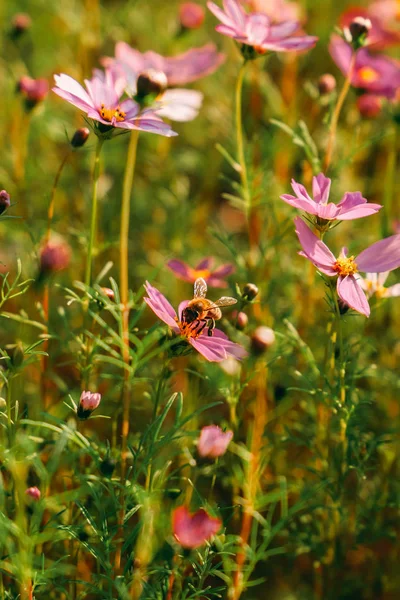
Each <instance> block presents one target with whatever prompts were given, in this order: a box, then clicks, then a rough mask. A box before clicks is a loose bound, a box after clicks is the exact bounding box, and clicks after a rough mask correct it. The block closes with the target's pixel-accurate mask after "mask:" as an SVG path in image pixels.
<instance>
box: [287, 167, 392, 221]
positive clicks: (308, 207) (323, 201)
mask: <svg viewBox="0 0 400 600" xmlns="http://www.w3.org/2000/svg"><path fill="white" fill-rule="evenodd" d="M331 183H332V181H331V179H329V177H325V175H324V174H323V173H320V174H319V175H317V176H316V177H313V180H312V196H313V197H311V196H309V194H308V192H307V190H306V188H305V187H304V186H303V185H301V184H300V183H297V182H296V181H295V180H294V179H292V188H293V191H294V193H295V195H294V196H291V195H290V194H283V195H282V196H281V199H282V200H284V201H285V202H287V204H290V205H291V206H294V207H295V208H298V209H300V210H304V211H305V212H306V213H308V214H310V215H315V216H316V217H318V219H322V220H324V221H336V220H337V221H350V220H351V219H361V218H362V217H368V216H369V215H373V214H375V213H377V212H378V211H379V210H380V209H381V208H382V206H381V205H380V204H372V203H369V202H367V200H366V198H363V196H362V195H361V192H346V193H345V195H344V196H343V198H342V199H341V201H340V202H339V203H338V204H335V203H334V202H329V194H330V189H331Z"/></svg>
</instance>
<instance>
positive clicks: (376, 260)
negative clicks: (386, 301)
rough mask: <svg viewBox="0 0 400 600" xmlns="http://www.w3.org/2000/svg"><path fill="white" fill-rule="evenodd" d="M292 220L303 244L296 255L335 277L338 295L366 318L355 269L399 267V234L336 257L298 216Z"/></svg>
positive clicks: (366, 307)
mask: <svg viewBox="0 0 400 600" xmlns="http://www.w3.org/2000/svg"><path fill="white" fill-rule="evenodd" d="M294 222H295V224H296V233H297V236H298V238H299V241H300V244H301V245H302V247H303V251H302V252H300V254H301V255H302V256H305V257H306V258H308V260H310V261H311V262H312V263H313V264H314V265H315V266H316V267H317V269H318V270H319V271H321V273H324V274H325V275H328V276H329V277H338V279H337V293H338V296H339V298H340V299H341V300H342V301H343V302H344V303H345V304H347V305H348V306H350V308H353V309H354V310H356V311H357V312H359V313H361V314H362V315H365V316H366V317H369V315H370V307H369V304H368V300H367V297H366V295H365V293H364V290H363V287H362V285H361V283H360V279H361V278H360V275H359V274H358V272H359V271H364V272H368V273H383V272H384V271H393V269H397V267H399V266H400V235H392V236H390V237H388V238H385V239H383V240H380V241H379V242H375V244H372V246H370V247H369V248H367V249H366V250H363V252H361V254H359V255H358V256H347V249H346V248H343V249H342V252H341V254H340V256H339V257H338V258H336V257H335V256H334V255H333V254H332V252H331V251H330V250H329V248H328V246H327V245H326V244H324V242H323V241H322V240H320V239H319V238H317V236H316V235H315V234H314V233H313V232H312V231H311V230H310V229H309V228H308V227H307V225H306V224H305V223H304V221H303V220H302V219H301V218H300V217H296V218H295V220H294Z"/></svg>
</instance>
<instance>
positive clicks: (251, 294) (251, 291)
mask: <svg viewBox="0 0 400 600" xmlns="http://www.w3.org/2000/svg"><path fill="white" fill-rule="evenodd" d="M257 295H258V287H257V286H256V285H254V283H246V285H245V286H244V288H243V293H242V298H243V300H248V301H249V302H251V300H254V298H255V297H256V296H257Z"/></svg>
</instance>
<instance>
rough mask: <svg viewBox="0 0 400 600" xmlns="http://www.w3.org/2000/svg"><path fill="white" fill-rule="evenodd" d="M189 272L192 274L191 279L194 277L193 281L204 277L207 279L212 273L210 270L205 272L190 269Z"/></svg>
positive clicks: (204, 270)
mask: <svg viewBox="0 0 400 600" xmlns="http://www.w3.org/2000/svg"><path fill="white" fill-rule="evenodd" d="M189 272H190V277H193V279H199V278H200V277H202V278H203V279H207V278H208V277H210V275H211V271H209V270H208V269H203V270H196V269H190V271H189Z"/></svg>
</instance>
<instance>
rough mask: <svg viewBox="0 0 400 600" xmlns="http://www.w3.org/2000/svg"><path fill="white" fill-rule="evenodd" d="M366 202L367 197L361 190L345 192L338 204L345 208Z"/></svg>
mask: <svg viewBox="0 0 400 600" xmlns="http://www.w3.org/2000/svg"><path fill="white" fill-rule="evenodd" d="M366 203H367V199H366V198H364V197H363V196H362V194H361V192H346V193H345V195H344V196H343V198H342V199H341V201H340V202H339V203H338V206H340V207H341V208H345V209H346V210H347V209H349V208H355V207H356V206H360V204H366Z"/></svg>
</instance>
